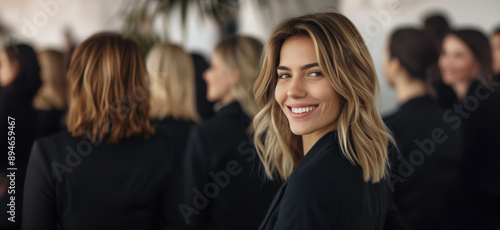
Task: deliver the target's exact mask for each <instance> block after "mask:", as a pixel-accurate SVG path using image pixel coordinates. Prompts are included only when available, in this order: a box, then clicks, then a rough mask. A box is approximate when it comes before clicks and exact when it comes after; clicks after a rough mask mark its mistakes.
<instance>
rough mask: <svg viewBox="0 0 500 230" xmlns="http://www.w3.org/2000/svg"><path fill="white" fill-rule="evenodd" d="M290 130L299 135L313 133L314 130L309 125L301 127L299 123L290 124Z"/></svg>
mask: <svg viewBox="0 0 500 230" xmlns="http://www.w3.org/2000/svg"><path fill="white" fill-rule="evenodd" d="M290 130H291V131H292V133H293V134H295V135H297V136H302V135H307V134H309V133H312V130H311V129H309V128H308V127H300V126H298V125H290Z"/></svg>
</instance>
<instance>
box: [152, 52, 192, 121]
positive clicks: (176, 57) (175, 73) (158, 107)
mask: <svg viewBox="0 0 500 230" xmlns="http://www.w3.org/2000/svg"><path fill="white" fill-rule="evenodd" d="M146 67H147V70H148V76H149V83H150V90H151V109H150V111H149V117H150V118H153V119H159V120H161V119H164V118H165V117H168V116H172V117H173V118H175V119H182V120H186V121H194V122H198V121H200V116H199V115H198V111H197V110H196V94H195V82H194V64H193V59H192V58H191V55H189V54H188V53H186V52H185V51H184V50H183V49H182V48H181V47H179V46H177V45H171V44H160V45H157V46H155V47H153V49H152V50H151V51H150V52H149V54H148V56H147V58H146Z"/></svg>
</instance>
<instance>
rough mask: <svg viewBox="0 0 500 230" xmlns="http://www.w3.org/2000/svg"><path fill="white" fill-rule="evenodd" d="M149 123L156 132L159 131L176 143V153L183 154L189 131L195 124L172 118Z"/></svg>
mask: <svg viewBox="0 0 500 230" xmlns="http://www.w3.org/2000/svg"><path fill="white" fill-rule="evenodd" d="M151 123H152V124H153V125H154V126H155V128H156V130H160V131H161V132H164V133H166V134H168V135H169V136H170V137H171V138H172V141H173V142H175V143H176V145H175V146H176V147H178V148H179V149H178V150H176V152H179V153H183V152H184V150H185V147H186V143H187V138H188V134H189V131H190V130H191V128H192V127H193V125H194V124H195V123H194V122H192V121H185V120H176V119H174V118H172V117H167V118H164V119H162V120H153V121H151Z"/></svg>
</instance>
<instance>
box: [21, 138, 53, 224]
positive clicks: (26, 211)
mask: <svg viewBox="0 0 500 230" xmlns="http://www.w3.org/2000/svg"><path fill="white" fill-rule="evenodd" d="M54 183H55V181H54V180H52V176H51V173H50V164H49V162H48V160H47V159H46V158H45V157H44V154H43V151H42V148H41V146H40V144H39V142H38V141H35V143H34V144H33V148H32V150H31V156H30V160H29V163H28V170H27V174H26V182H25V187H24V205H23V223H22V229H23V230H31V229H36V230H45V229H47V230H48V229H51V230H52V229H57V227H56V226H57V211H56V210H57V208H56V194H55V184H54Z"/></svg>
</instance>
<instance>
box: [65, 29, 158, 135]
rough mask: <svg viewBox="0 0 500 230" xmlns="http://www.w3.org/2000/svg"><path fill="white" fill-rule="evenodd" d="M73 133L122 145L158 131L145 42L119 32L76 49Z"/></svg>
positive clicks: (72, 67)
mask: <svg viewBox="0 0 500 230" xmlns="http://www.w3.org/2000/svg"><path fill="white" fill-rule="evenodd" d="M68 80H69V83H70V86H71V88H70V89H71V95H70V98H71V103H70V107H69V111H68V130H69V131H70V132H71V133H72V134H73V136H77V137H83V138H88V139H90V140H92V141H101V140H104V141H106V142H109V143H117V142H119V141H120V140H121V139H123V138H129V137H132V136H136V137H143V138H147V137H149V135H151V134H152V133H154V129H153V128H152V127H151V125H150V123H149V119H148V113H149V97H150V95H149V90H148V84H147V79H146V68H145V65H144V60H143V56H142V53H141V51H140V48H139V46H138V45H137V43H136V42H134V41H133V40H131V39H127V38H123V37H122V36H120V35H118V34H113V33H100V34H96V35H93V36H91V37H90V38H88V39H87V40H85V41H84V42H83V43H81V44H80V45H78V47H77V48H76V50H75V52H74V54H73V58H72V60H71V65H70V67H69V72H68Z"/></svg>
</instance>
